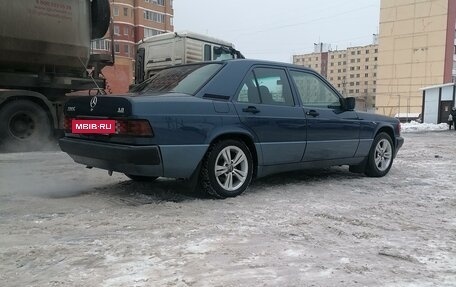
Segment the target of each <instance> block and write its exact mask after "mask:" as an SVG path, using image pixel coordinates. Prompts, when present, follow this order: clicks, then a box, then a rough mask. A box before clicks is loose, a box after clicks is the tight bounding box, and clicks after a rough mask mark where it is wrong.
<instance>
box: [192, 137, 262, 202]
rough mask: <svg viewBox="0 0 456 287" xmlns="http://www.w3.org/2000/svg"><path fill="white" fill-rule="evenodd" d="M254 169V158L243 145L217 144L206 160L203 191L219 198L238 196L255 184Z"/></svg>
mask: <svg viewBox="0 0 456 287" xmlns="http://www.w3.org/2000/svg"><path fill="white" fill-rule="evenodd" d="M235 161H237V162H235ZM253 168H254V167H253V160H252V154H251V152H250V150H249V148H248V147H247V146H246V145H245V144H244V143H243V142H241V141H238V140H224V141H219V142H216V143H214V144H213V145H212V146H211V147H210V148H209V150H208V151H207V153H206V155H205V157H204V159H203V164H202V167H201V173H200V179H199V181H200V182H199V183H200V188H201V190H202V191H203V192H205V193H207V194H209V195H211V196H214V197H216V198H227V197H235V196H238V195H240V194H241V193H243V192H244V191H245V190H246V189H247V187H248V186H249V184H250V182H251V181H252V175H253ZM216 169H217V170H218V171H217V172H216Z"/></svg>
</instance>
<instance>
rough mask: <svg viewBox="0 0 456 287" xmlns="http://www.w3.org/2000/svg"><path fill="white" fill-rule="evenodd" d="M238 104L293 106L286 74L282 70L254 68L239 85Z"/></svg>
mask: <svg viewBox="0 0 456 287" xmlns="http://www.w3.org/2000/svg"><path fill="white" fill-rule="evenodd" d="M237 100H238V102H241V103H253V104H260V103H261V104H266V105H279V106H294V100H293V96H292V93H291V89H290V84H289V82H288V77H287V75H286V72H285V71H284V70H282V69H274V68H255V69H254V70H253V71H251V72H249V74H248V75H247V76H246V78H245V79H244V81H243V82H242V84H241V89H240V91H239V93H238V96H237Z"/></svg>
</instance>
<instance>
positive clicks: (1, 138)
mask: <svg viewBox="0 0 456 287" xmlns="http://www.w3.org/2000/svg"><path fill="white" fill-rule="evenodd" d="M51 135H52V126H51V121H50V119H49V117H48V114H47V113H46V111H45V110H44V109H43V108H42V107H41V106H39V105H38V104H35V103H34V102H31V101H27V100H16V101H13V102H10V103H8V104H6V105H5V106H4V107H3V108H1V109H0V150H2V151H6V152H24V151H32V150H40V149H42V148H43V147H45V146H46V145H49V143H50V139H51Z"/></svg>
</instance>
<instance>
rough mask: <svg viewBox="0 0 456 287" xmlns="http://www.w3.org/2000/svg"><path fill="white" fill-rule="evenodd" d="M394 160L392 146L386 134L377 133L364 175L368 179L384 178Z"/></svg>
mask: <svg viewBox="0 0 456 287" xmlns="http://www.w3.org/2000/svg"><path fill="white" fill-rule="evenodd" d="M393 160H394V144H393V141H392V140H391V137H390V136H389V135H388V134H387V133H383V132H382V133H379V134H378V135H377V136H376V137H375V139H374V142H373V144H372V147H371V149H370V151H369V155H368V158H367V166H366V171H365V174H366V175H367V176H370V177H382V176H385V175H386V174H387V173H388V172H389V170H390V169H391V166H392V165H393Z"/></svg>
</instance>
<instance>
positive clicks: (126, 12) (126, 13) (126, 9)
mask: <svg viewBox="0 0 456 287" xmlns="http://www.w3.org/2000/svg"><path fill="white" fill-rule="evenodd" d="M123 12H124V16H125V17H127V16H128V8H124V9H123Z"/></svg>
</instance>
